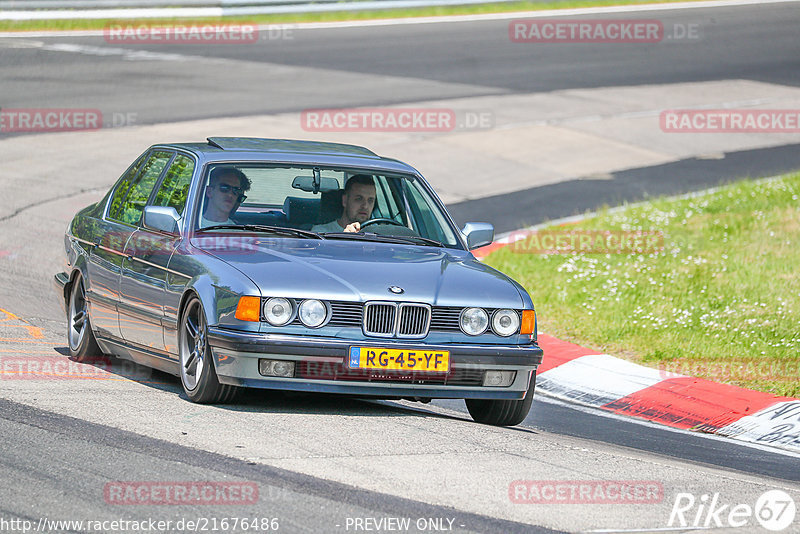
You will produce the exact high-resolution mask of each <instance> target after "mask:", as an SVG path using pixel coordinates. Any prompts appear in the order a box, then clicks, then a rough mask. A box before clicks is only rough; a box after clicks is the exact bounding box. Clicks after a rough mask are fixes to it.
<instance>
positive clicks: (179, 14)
mask: <svg viewBox="0 0 800 534" xmlns="http://www.w3.org/2000/svg"><path fill="white" fill-rule="evenodd" d="M514 1H519V0H355V1H340V0H313V2H309V1H308V0H25V1H20V0H0V20H20V21H21V20H65V19H114V20H117V19H145V18H183V17H192V18H203V17H211V18H217V17H230V16H248V15H268V14H277V13H319V12H325V11H373V10H381V9H398V8H400V9H403V8H412V7H430V6H457V5H469V4H487V3H492V4H494V3H501V2H514Z"/></svg>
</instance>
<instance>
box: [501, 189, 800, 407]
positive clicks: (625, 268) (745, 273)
mask: <svg viewBox="0 0 800 534" xmlns="http://www.w3.org/2000/svg"><path fill="white" fill-rule="evenodd" d="M556 228H557V230H558V231H559V232H564V233H566V234H571V233H572V234H574V233H575V231H576V230H579V231H583V230H611V231H635V230H650V231H661V232H663V235H664V247H663V251H661V252H654V253H649V254H569V255H563V254H531V253H521V250H522V248H523V247H517V248H516V251H515V247H513V246H509V247H505V248H503V249H500V250H498V251H496V252H494V253H492V254H491V255H489V256H488V257H487V259H486V261H487V263H488V264H489V265H492V266H493V267H496V268H497V269H500V270H501V271H503V272H505V273H507V274H509V275H510V276H512V277H514V278H515V279H517V280H519V281H520V283H522V284H523V285H524V286H525V287H526V288H527V289H528V290H529V291H530V292H531V294H532V295H533V297H534V302H535V303H536V309H537V312H538V314H539V326H540V329H541V330H542V331H545V332H548V333H550V334H553V335H555V336H558V337H560V338H562V339H566V340H570V341H573V342H576V343H579V344H581V345H584V346H588V347H591V348H593V349H596V350H598V351H599V352H603V353H608V354H612V355H614V356H619V357H622V358H625V359H628V360H631V361H635V362H637V363H641V364H643V365H648V366H651V367H659V368H661V369H664V370H666V371H672V372H677V373H681V374H686V375H690V376H698V377H702V378H707V379H709V380H714V381H718V382H725V383H729V384H733V385H737V386H741V387H746V388H750V389H756V390H760V391H766V392H770V393H775V394H779V395H788V396H795V397H796V396H800V173H798V174H792V175H787V176H784V177H781V178H778V179H775V180H760V181H752V180H747V181H743V182H737V183H735V184H732V185H728V186H725V187H723V188H721V189H720V190H718V191H716V192H712V193H708V194H704V195H701V196H696V197H693V198H687V199H658V200H653V201H652V202H648V203H645V204H642V205H637V206H630V207H627V208H624V209H622V210H619V211H617V210H614V211H613V212H609V210H608V209H605V210H602V211H601V212H600V213H599V214H598V216H596V217H592V218H590V219H586V220H584V221H582V222H580V223H578V224H575V225H565V226H561V227H556ZM578 233H580V232H578ZM545 357H547V355H546V354H545Z"/></svg>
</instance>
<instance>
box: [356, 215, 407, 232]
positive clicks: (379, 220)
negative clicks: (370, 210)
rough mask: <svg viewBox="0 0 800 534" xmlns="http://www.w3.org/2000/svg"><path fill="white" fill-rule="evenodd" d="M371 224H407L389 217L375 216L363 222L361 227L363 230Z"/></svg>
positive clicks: (403, 225) (404, 226)
mask: <svg viewBox="0 0 800 534" xmlns="http://www.w3.org/2000/svg"><path fill="white" fill-rule="evenodd" d="M370 224H393V225H395V226H402V227H403V228H406V225H405V224H403V223H401V222H398V221H395V220H394V219H389V218H388V217H375V218H374V219H369V220H366V221H364V222H363V223H361V229H362V230H363V229H364V227H366V226H369V225H370Z"/></svg>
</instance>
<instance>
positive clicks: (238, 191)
mask: <svg viewBox="0 0 800 534" xmlns="http://www.w3.org/2000/svg"><path fill="white" fill-rule="evenodd" d="M217 189H219V192H220V193H233V194H234V195H236V196H237V198H238V200H239V202H242V201H243V200H244V199H246V198H247V197H246V196H245V195H244V194H243V193H244V189H242V188H241V187H236V186H233V185H228V184H217Z"/></svg>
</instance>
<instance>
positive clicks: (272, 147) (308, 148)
mask: <svg viewBox="0 0 800 534" xmlns="http://www.w3.org/2000/svg"><path fill="white" fill-rule="evenodd" d="M208 143H209V144H210V145H212V146H216V147H218V148H221V149H222V150H258V151H262V152H263V151H267V152H302V153H305V154H336V155H352V156H367V157H373V158H377V157H378V155H377V154H375V153H374V152H372V151H371V150H368V149H366V148H364V147H361V146H356V145H345V144H341V143H323V142H320V141H299V140H295V139H259V138H257V137H209V138H208Z"/></svg>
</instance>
